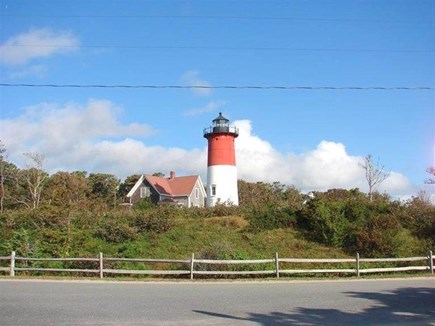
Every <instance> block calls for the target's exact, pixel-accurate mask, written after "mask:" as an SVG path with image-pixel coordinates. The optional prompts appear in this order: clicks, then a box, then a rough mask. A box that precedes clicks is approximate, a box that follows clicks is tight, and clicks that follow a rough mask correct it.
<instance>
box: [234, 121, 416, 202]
mask: <svg viewBox="0 0 435 326" xmlns="http://www.w3.org/2000/svg"><path fill="white" fill-rule="evenodd" d="M234 125H235V126H237V127H238V128H239V138H238V139H237V141H236V151H237V153H236V154H237V166H238V173H239V177H240V178H241V179H244V180H247V181H252V182H257V181H264V182H274V181H279V182H281V183H284V184H287V185H294V186H295V187H296V188H298V189H300V190H302V191H305V192H307V191H314V190H317V191H325V190H327V189H332V188H346V189H351V188H360V189H361V190H362V191H367V188H368V186H367V182H366V180H365V174H364V171H363V170H362V168H361V167H360V166H359V163H361V162H362V161H363V157H362V156H352V155H349V154H348V153H347V152H346V148H345V146H344V145H343V144H341V143H337V142H333V141H327V140H322V141H321V142H320V143H319V144H318V145H317V147H316V148H314V149H311V150H308V151H306V152H304V153H300V154H294V153H280V152H279V151H277V150H276V149H275V148H273V146H272V144H270V143H269V142H267V141H266V140H263V139H261V138H260V137H259V136H257V135H255V134H253V132H252V123H251V121H248V120H239V121H235V122H234ZM378 190H379V191H380V192H387V193H389V194H391V195H393V196H409V195H414V194H416V192H417V190H416V189H415V188H414V186H413V185H412V184H411V183H410V182H409V180H408V179H407V178H406V177H405V176H403V175H402V174H400V173H397V172H392V173H391V174H390V176H389V177H388V178H387V179H386V180H385V181H384V182H383V183H382V184H381V186H380V187H379V189H378Z"/></svg>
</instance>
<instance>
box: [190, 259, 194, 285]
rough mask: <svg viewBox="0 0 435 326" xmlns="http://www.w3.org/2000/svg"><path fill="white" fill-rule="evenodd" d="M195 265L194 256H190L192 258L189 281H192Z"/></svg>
mask: <svg viewBox="0 0 435 326" xmlns="http://www.w3.org/2000/svg"><path fill="white" fill-rule="evenodd" d="M194 264H195V254H194V253H193V254H192V257H191V258H190V279H191V280H193V266H194Z"/></svg>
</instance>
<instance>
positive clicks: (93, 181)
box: [88, 173, 119, 205]
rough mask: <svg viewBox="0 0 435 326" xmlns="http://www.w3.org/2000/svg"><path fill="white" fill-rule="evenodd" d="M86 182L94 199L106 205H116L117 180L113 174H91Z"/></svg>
mask: <svg viewBox="0 0 435 326" xmlns="http://www.w3.org/2000/svg"><path fill="white" fill-rule="evenodd" d="M88 181H89V184H90V186H91V188H92V194H93V195H94V196H95V197H96V198H100V199H103V200H104V201H105V202H106V204H110V203H113V205H116V199H117V191H118V185H119V180H118V179H117V178H116V177H115V176H114V175H113V174H107V173H91V174H89V177H88ZM112 200H113V201H112Z"/></svg>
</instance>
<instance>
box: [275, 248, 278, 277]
mask: <svg viewBox="0 0 435 326" xmlns="http://www.w3.org/2000/svg"><path fill="white" fill-rule="evenodd" d="M275 271H276V278H279V259H278V253H277V252H275Z"/></svg>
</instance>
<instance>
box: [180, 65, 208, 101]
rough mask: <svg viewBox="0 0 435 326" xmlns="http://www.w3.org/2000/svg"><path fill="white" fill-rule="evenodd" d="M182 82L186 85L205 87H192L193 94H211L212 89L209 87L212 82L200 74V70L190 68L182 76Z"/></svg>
mask: <svg viewBox="0 0 435 326" xmlns="http://www.w3.org/2000/svg"><path fill="white" fill-rule="evenodd" d="M181 82H182V83H183V84H184V85H186V86H203V87H205V88H192V92H193V94H195V95H196V96H210V95H211V93H212V91H211V89H210V88H207V87H209V86H211V85H210V83H209V82H208V81H206V80H204V79H202V78H200V76H199V71H197V70H189V71H187V72H185V73H184V74H183V75H182V76H181Z"/></svg>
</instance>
